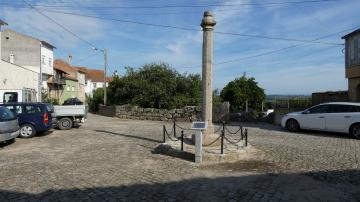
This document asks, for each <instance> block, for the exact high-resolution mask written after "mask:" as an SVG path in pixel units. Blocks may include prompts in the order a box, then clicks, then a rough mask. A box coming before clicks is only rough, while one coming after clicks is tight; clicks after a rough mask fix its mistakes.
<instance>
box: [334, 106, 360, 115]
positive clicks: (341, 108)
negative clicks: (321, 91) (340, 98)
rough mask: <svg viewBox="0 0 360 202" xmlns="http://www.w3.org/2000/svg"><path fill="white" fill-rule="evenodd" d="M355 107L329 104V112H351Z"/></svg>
mask: <svg viewBox="0 0 360 202" xmlns="http://www.w3.org/2000/svg"><path fill="white" fill-rule="evenodd" d="M353 110H356V109H352V106H350V105H330V110H329V112H330V113H344V112H351V111H353Z"/></svg>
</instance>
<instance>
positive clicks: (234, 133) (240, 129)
mask: <svg viewBox="0 0 360 202" xmlns="http://www.w3.org/2000/svg"><path fill="white" fill-rule="evenodd" d="M225 130H226V131H227V132H228V133H229V134H230V135H236V134H237V133H238V132H239V131H241V133H242V132H243V128H242V126H239V130H237V131H236V132H232V131H230V130H229V129H228V128H225Z"/></svg>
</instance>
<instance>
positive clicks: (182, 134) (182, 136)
mask: <svg viewBox="0 0 360 202" xmlns="http://www.w3.org/2000/svg"><path fill="white" fill-rule="evenodd" d="M181 151H184V131H183V130H182V131H181Z"/></svg>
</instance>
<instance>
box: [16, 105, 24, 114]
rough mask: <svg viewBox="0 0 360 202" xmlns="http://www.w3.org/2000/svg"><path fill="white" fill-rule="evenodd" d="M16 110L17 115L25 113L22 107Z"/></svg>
mask: <svg viewBox="0 0 360 202" xmlns="http://www.w3.org/2000/svg"><path fill="white" fill-rule="evenodd" d="M15 108H16V114H22V113H23V111H22V106H15Z"/></svg>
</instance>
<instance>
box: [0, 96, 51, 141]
mask: <svg viewBox="0 0 360 202" xmlns="http://www.w3.org/2000/svg"><path fill="white" fill-rule="evenodd" d="M0 106H3V107H6V108H8V109H9V110H10V111H12V112H13V113H14V114H16V115H17V117H18V121H19V125H20V135H19V137H22V138H31V137H33V136H34V135H36V134H37V133H42V132H46V131H48V130H49V129H51V128H52V116H51V113H53V108H52V105H50V104H45V103H31V102H23V103H6V104H0Z"/></svg>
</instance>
